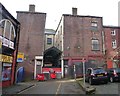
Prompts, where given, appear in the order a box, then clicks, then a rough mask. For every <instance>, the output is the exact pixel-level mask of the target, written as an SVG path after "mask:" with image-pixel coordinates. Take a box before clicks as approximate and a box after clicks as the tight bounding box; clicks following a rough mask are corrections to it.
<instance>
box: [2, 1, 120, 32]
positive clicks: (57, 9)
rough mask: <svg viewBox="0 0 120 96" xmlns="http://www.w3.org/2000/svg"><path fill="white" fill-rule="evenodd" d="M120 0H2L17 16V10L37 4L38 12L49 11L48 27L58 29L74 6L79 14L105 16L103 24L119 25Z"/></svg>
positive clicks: (26, 8) (24, 9) (27, 8)
mask: <svg viewBox="0 0 120 96" xmlns="http://www.w3.org/2000/svg"><path fill="white" fill-rule="evenodd" d="M119 1H120V0H0V2H1V3H2V4H3V5H4V6H5V8H6V9H7V10H8V11H9V12H10V13H11V14H12V15H13V16H14V17H15V18H16V16H17V14H16V11H28V10H29V4H35V11H36V12H44V13H47V18H46V28H50V29H54V30H55V29H56V28H57V25H58V23H59V21H60V18H61V16H62V14H71V13H72V7H76V8H78V15H91V16H101V17H103V25H113V26H118V2H119Z"/></svg>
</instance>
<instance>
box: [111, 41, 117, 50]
mask: <svg viewBox="0 0 120 96" xmlns="http://www.w3.org/2000/svg"><path fill="white" fill-rule="evenodd" d="M112 48H117V43H116V40H113V41H112Z"/></svg>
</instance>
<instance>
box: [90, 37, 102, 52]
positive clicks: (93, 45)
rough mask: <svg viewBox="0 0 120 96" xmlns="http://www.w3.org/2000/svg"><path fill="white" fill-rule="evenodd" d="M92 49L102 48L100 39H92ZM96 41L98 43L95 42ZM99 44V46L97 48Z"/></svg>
mask: <svg viewBox="0 0 120 96" xmlns="http://www.w3.org/2000/svg"><path fill="white" fill-rule="evenodd" d="M91 42H92V50H93V51H99V50H100V43H99V40H98V39H92V41H91ZM95 43H96V44H95ZM96 46H97V48H96Z"/></svg>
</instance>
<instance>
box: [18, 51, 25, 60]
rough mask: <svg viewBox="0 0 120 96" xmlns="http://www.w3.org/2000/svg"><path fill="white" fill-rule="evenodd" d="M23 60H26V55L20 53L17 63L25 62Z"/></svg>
mask: <svg viewBox="0 0 120 96" xmlns="http://www.w3.org/2000/svg"><path fill="white" fill-rule="evenodd" d="M23 60H24V53H21V52H18V55H17V62H23Z"/></svg>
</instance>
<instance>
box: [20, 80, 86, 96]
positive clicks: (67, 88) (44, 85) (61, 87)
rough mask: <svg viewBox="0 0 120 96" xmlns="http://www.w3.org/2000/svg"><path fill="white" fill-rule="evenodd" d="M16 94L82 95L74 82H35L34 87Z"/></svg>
mask: <svg viewBox="0 0 120 96" xmlns="http://www.w3.org/2000/svg"><path fill="white" fill-rule="evenodd" d="M18 94H55V95H57V94H84V92H83V91H82V89H81V88H80V86H79V85H78V84H77V83H76V81H75V80H50V81H42V82H41V81H40V82H35V86H34V87H31V88H29V89H26V90H24V91H22V92H20V93H18Z"/></svg>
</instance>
